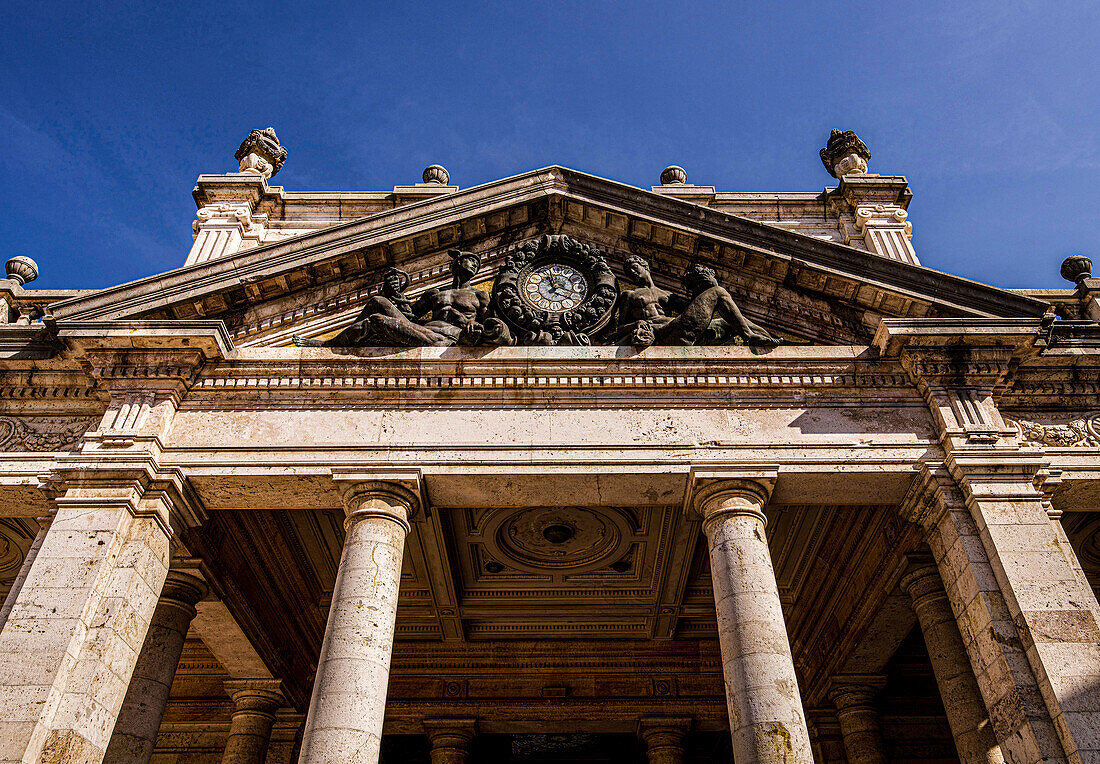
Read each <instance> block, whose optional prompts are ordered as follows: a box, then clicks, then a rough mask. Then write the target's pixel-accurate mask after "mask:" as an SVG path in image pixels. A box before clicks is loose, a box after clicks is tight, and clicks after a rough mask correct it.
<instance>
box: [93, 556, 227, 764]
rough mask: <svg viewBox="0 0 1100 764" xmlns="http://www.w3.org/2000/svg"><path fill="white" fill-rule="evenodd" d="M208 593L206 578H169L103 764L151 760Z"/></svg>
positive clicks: (141, 763) (175, 575)
mask: <svg viewBox="0 0 1100 764" xmlns="http://www.w3.org/2000/svg"><path fill="white" fill-rule="evenodd" d="M206 591H207V586H206V582H205V581H203V579H202V578H200V577H197V576H195V575H192V574H189V573H186V572H181V571H169V572H168V577H167V579H166V581H165V584H164V588H163V589H162V590H161V594H160V601H159V602H158V603H157V608H156V610H155V611H154V612H153V620H152V622H151V623H150V624H149V631H148V633H147V634H146V635H145V643H144V644H143V645H142V647H141V653H140V655H138V660H137V665H136V666H135V667H134V673H133V675H132V676H131V677H130V684H129V687H128V688H127V690H126V698H125V700H124V701H123V703H122V710H121V711H120V712H119V715H118V719H117V721H116V722H115V726H114V731H113V732H112V734H111V742H110V744H109V745H108V746H107V752H106V754H105V755H104V757H103V761H104V762H105V764H108V763H109V764H147V762H148V761H149V760H150V758H151V757H152V755H153V749H154V747H155V746H156V742H157V731H158V730H159V729H160V724H161V719H162V717H163V715H164V708H165V706H167V705H168V693H169V690H170V689H171V687H172V679H173V678H174V677H175V675H176V667H177V665H178V664H179V659H180V653H181V652H182V651H183V642H184V639H185V638H186V637H187V630H188V629H189V628H190V626H191V620H192V619H193V618H194V617H195V604H196V603H197V602H198V601H199V600H200V599H201V598H202V597H203V596H204V595H205V594H206Z"/></svg>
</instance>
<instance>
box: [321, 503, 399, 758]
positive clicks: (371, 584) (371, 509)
mask: <svg viewBox="0 0 1100 764" xmlns="http://www.w3.org/2000/svg"><path fill="white" fill-rule="evenodd" d="M344 504H345V509H346V512H347V521H346V523H345V528H346V531H347V536H346V538H345V539H344V551H343V553H342V555H341V558H340V573H339V576H338V578H337V580H336V588H335V590H334V591H333V593H332V606H331V608H330V610H329V615H328V623H327V626H326V628H325V641H324V645H323V646H322V648H321V655H320V658H318V661H317V676H316V678H315V679H314V683H313V698H312V699H311V701H310V704H309V716H308V717H307V718H306V726H305V734H304V737H303V739H302V754H301V759H300V760H301V761H302V762H303V764H304V763H305V762H311V763H312V762H318V763H319V764H329V763H331V764H338V763H339V764H345V763H346V764H351V762H359V761H367V762H372V761H377V759H378V752H379V747H380V745H381V739H382V718H383V716H384V715H385V710H386V686H387V683H388V680H389V669H390V654H391V651H392V649H393V630H394V621H395V619H396V617H397V591H398V584H399V582H400V577H401V559H402V550H403V548H404V543H405V536H406V534H407V533H408V531H409V519H408V518H409V515H410V514H411V513H412V512H413V511H414V510H415V509H416V506H417V501H416V499H415V498H414V497H412V496H411V495H410V494H409V492H408V490H407V489H405V488H403V487H401V486H400V485H397V484H384V483H383V484H366V485H361V486H358V487H353V488H351V489H349V491H348V492H347V493H346V495H345V499H344Z"/></svg>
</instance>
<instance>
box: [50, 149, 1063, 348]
mask: <svg viewBox="0 0 1100 764" xmlns="http://www.w3.org/2000/svg"><path fill="white" fill-rule="evenodd" d="M559 235H561V236H567V237H569V238H570V239H572V240H575V241H577V242H581V243H583V244H585V245H587V246H590V247H593V248H595V249H598V250H599V251H600V252H601V253H603V255H604V257H605V260H606V263H607V266H608V267H609V269H610V270H611V272H612V273H613V274H614V276H615V278H616V279H617V280H620V281H621V282H622V283H624V284H627V285H629V281H628V280H627V279H626V272H625V266H626V263H627V260H628V258H630V257H631V256H640V257H642V258H644V259H645V260H646V261H647V262H648V263H649V265H650V269H651V272H652V277H653V281H654V284H655V285H656V286H657V287H660V288H662V289H664V290H668V291H670V292H673V293H681V294H682V292H683V287H682V286H681V275H682V274H683V273H684V272H685V271H686V270H687V269H689V268H691V267H692V266H693V265H695V264H701V265H704V266H707V267H709V268H712V269H713V270H714V271H715V273H716V274H717V277H718V281H719V283H720V284H722V286H723V287H725V288H726V289H727V290H728V292H729V294H730V295H731V296H732V297H733V299H734V300H735V301H736V304H737V305H738V306H739V307H740V309H741V311H742V312H743V313H744V315H745V316H746V317H748V318H749V319H750V320H751V321H753V322H755V323H756V324H758V325H760V326H761V327H764V328H766V329H767V330H768V331H769V332H771V333H773V334H775V335H776V336H779V337H782V338H784V339H785V340H787V341H790V342H804V343H816V344H867V343H869V342H870V340H871V338H872V337H873V335H874V331H875V327H876V326H877V325H878V323H879V321H880V319H881V318H884V317H888V318H920V317H1034V316H1040V315H1042V314H1043V313H1044V311H1045V310H1046V308H1047V306H1046V304H1045V303H1043V302H1041V301H1038V300H1034V299H1031V298H1028V297H1025V296H1022V295H1019V294H1016V293H1013V292H1009V291H1006V290H1002V289H997V288H994V287H989V286H986V285H983V284H978V283H975V282H972V281H968V280H966V279H962V278H958V277H955V276H951V275H949V274H944V273H940V272H938V271H935V270H932V269H930V268H924V267H921V266H915V265H909V264H907V263H902V262H896V261H893V260H888V259H886V258H882V257H878V256H875V255H872V254H869V253H867V252H865V251H862V250H858V249H855V248H852V247H848V246H845V245H842V244H837V243H835V242H830V241H823V240H821V239H817V238H815V237H812V236H808V235H804V234H800V233H797V232H793V231H789V230H786V229H782V228H778V227H776V226H771V225H768V224H766V223H761V222H757V221H753V220H749V219H746V218H743V217H738V216H735V215H731V214H728V213H725V212H721V211H718V210H714V209H711V208H707V207H702V206H699V205H696V204H692V203H689V202H686V201H682V200H679V199H675V198H669V197H667V196H662V195H659V194H655V193H652V192H649V191H645V190H642V189H638V188H634V187H631V186H627V185H623V184H620V183H615V182H612V181H608V180H605V179H602V178H597V177H594V176H591V175H586V174H584V173H579V172H576V171H574V170H569V169H565V168H561V167H551V168H547V169H544V170H537V171H533V172H530V173H526V174H524V175H519V176H516V177H513V178H508V179H505V180H501V181H496V182H494V183H490V184H487V185H484V186H480V187H476V188H471V189H467V190H463V191H459V192H457V193H454V194H450V195H447V196H445V197H441V198H437V199H430V200H427V201H423V202H418V203H415V204H410V205H407V206H404V207H399V208H397V209H395V210H391V211H387V212H383V213H378V214H375V215H372V216H370V217H366V218H363V219H360V220H357V221H354V222H351V223H346V224H342V225H337V226H333V227H331V228H328V229H325V230H323V231H319V232H316V233H312V234H308V235H305V236H300V237H297V238H294V239H288V240H285V241H281V242H278V243H275V244H270V245H266V246H262V247H257V248H255V249H251V250H247V251H244V252H240V253H237V254H236V255H233V256H230V257H227V258H224V259H222V260H215V261H211V262H206V263H202V264H199V265H194V266H190V267H186V268H180V269H177V270H174V271H169V272H167V273H164V274H160V275H158V276H154V277H150V278H147V279H143V280H140V281H136V282H132V283H129V284H123V285H121V286H118V287H112V288H109V289H104V290H100V291H97V292H94V293H91V294H88V295H82V296H81V297H78V298H75V299H71V300H67V301H63V302H60V303H56V304H54V305H53V306H52V308H51V310H52V312H53V314H54V316H55V317H56V318H57V319H58V320H126V319H159V320H196V319H204V320H209V319H220V320H222V321H224V322H225V324H226V326H227V328H228V330H229V332H230V335H231V336H232V337H233V340H234V342H235V343H236V344H238V345H273V346H279V345H288V344H290V343H291V341H292V337H293V336H294V335H300V336H306V337H313V338H324V337H326V336H332V335H334V334H336V333H338V332H339V331H341V330H342V329H343V328H344V327H346V326H348V325H349V324H351V322H352V321H353V320H354V319H355V317H356V315H357V314H358V313H359V312H360V311H361V310H362V308H363V306H364V305H365V304H366V302H367V301H368V300H369V299H370V298H371V296H372V295H373V294H375V293H377V291H378V286H379V284H380V282H381V281H382V276H383V273H384V272H385V271H386V269H388V268H390V267H398V268H400V269H401V270H403V271H405V272H406V273H408V275H409V284H408V291H407V295H408V296H409V297H410V298H416V297H417V296H419V295H420V294H423V293H424V292H425V291H427V290H431V289H438V288H443V287H446V285H447V284H449V283H450V281H451V273H450V270H449V266H450V261H451V258H450V256H449V255H448V252H449V251H450V250H452V249H459V250H463V251H469V252H474V253H477V254H478V255H479V257H480V259H481V267H480V270H479V272H478V274H477V276H475V278H474V279H473V282H472V286H476V287H478V288H479V289H481V290H483V291H485V292H491V291H492V290H493V288H494V282H495V279H496V278H497V274H498V273H499V272H500V268H501V266H502V265H503V264H504V263H505V262H506V261H507V259H508V258H509V257H510V254H511V253H514V252H515V251H516V250H517V249H519V248H521V247H523V246H524V245H525V243H528V242H531V241H536V240H538V239H540V238H541V237H544V236H559Z"/></svg>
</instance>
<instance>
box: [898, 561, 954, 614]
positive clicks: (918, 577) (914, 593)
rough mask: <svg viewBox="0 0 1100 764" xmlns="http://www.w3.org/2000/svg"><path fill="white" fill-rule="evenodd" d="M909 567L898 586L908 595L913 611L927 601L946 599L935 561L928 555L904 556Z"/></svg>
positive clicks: (945, 592)
mask: <svg viewBox="0 0 1100 764" xmlns="http://www.w3.org/2000/svg"><path fill="white" fill-rule="evenodd" d="M906 559H907V560H908V561H909V567H908V569H906V571H905V574H904V575H902V577H901V580H899V581H898V586H900V587H901V590H902V591H903V592H905V593H906V594H908V595H909V599H910V600H912V602H913V609H914V610H919V609H920V608H921V607H923V606H924V605H925V604H927V603H928V601H929V600H932V599H944V600H946V599H947V591H946V590H945V589H944V588H943V580H942V579H941V578H940V570H939V568H938V567H936V561H935V560H934V559H932V555H931V554H929V553H914V554H908V555H906Z"/></svg>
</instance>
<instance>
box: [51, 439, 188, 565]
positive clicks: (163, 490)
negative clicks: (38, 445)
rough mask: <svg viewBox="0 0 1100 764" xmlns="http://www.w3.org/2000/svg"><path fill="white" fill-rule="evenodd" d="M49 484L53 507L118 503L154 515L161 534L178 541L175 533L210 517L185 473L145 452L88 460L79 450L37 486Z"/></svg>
mask: <svg viewBox="0 0 1100 764" xmlns="http://www.w3.org/2000/svg"><path fill="white" fill-rule="evenodd" d="M42 485H47V486H48V488H46V489H44V490H47V491H48V495H50V496H51V498H52V499H53V502H54V504H55V506H60V505H62V504H68V505H72V504H79V503H81V502H88V503H89V504H90V505H95V506H102V505H103V504H104V503H108V504H111V503H113V504H118V505H122V506H125V507H126V509H127V510H128V511H129V512H130V513H131V514H133V515H135V516H150V517H154V518H156V519H157V521H158V523H159V524H160V525H161V526H162V527H163V529H164V531H165V534H166V535H167V536H168V537H169V538H171V539H172V540H173V542H174V543H178V539H179V537H178V532H179V531H180V530H182V529H184V528H197V527H199V526H201V525H202V524H203V523H205V522H206V521H207V519H208V515H207V512H206V507H205V506H204V505H203V503H202V500H201V499H200V498H199V496H198V494H197V493H196V492H195V490H194V489H193V488H192V487H191V484H190V482H189V481H188V480H187V478H186V477H185V476H184V474H183V472H182V471H181V470H179V469H176V468H171V469H163V470H162V469H160V468H158V467H157V465H156V463H155V461H154V460H153V459H152V458H151V457H149V456H148V455H147V454H130V455H129V456H127V457H124V458H122V459H118V458H115V459H111V460H109V461H103V460H102V459H99V458H97V459H96V460H95V462H91V463H90V462H89V461H88V460H87V457H86V456H84V455H83V454H74V455H71V456H66V457H64V458H62V459H61V460H59V461H58V463H57V466H56V468H55V469H54V470H53V472H51V473H50V475H49V476H48V478H45V479H44V480H42V481H41V483H40V487H41V486H42Z"/></svg>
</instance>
